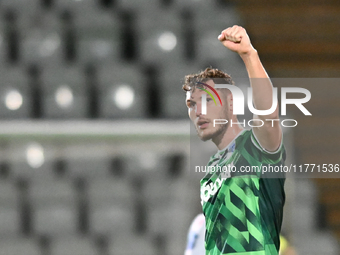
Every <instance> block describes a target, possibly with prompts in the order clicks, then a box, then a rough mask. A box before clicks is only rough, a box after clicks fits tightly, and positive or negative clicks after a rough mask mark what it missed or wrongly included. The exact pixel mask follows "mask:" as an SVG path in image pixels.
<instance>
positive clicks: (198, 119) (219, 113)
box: [186, 80, 230, 141]
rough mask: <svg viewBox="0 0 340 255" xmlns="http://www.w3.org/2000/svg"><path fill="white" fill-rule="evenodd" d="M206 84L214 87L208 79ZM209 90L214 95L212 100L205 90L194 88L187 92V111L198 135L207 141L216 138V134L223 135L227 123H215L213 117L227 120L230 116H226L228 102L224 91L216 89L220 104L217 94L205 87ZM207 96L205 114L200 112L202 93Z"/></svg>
mask: <svg viewBox="0 0 340 255" xmlns="http://www.w3.org/2000/svg"><path fill="white" fill-rule="evenodd" d="M206 83H207V84H208V85H210V86H212V87H214V82H213V81H212V80H209V81H207V82H206ZM207 90H208V91H209V92H211V94H212V95H213V96H214V98H215V100H216V104H215V102H214V100H213V99H212V98H211V96H210V95H209V94H207V93H206V92H205V91H203V90H201V89H198V88H195V89H194V91H193V92H187V100H186V103H187V107H188V111H189V117H190V119H191V121H192V122H193V123H194V125H195V128H196V131H197V134H198V136H199V137H200V139H201V140H203V141H207V140H209V139H213V138H216V137H218V136H223V134H224V133H225V132H226V130H227V128H228V125H227V124H222V125H215V127H214V119H226V120H228V122H229V119H230V116H228V109H229V108H228V103H227V98H226V95H225V94H224V93H221V91H219V90H217V93H218V94H219V96H220V97H221V100H222V104H223V106H221V103H220V102H219V100H218V98H217V96H216V95H215V94H214V93H213V92H212V91H210V89H208V88H207ZM203 94H206V96H207V114H206V115H203V114H202V95H203Z"/></svg>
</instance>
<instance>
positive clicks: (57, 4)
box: [53, 0, 99, 13]
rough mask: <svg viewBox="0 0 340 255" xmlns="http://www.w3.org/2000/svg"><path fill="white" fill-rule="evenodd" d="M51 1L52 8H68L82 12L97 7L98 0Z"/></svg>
mask: <svg viewBox="0 0 340 255" xmlns="http://www.w3.org/2000/svg"><path fill="white" fill-rule="evenodd" d="M53 2H54V6H53V8H55V9H56V10H58V11H60V10H61V11H63V10H69V11H71V12H78V13H82V12H84V11H85V12H86V11H89V10H93V9H96V8H98V7H99V1H98V0H54V1H53Z"/></svg>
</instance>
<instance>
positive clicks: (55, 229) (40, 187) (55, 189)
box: [28, 179, 79, 236]
mask: <svg viewBox="0 0 340 255" xmlns="http://www.w3.org/2000/svg"><path fill="white" fill-rule="evenodd" d="M28 196H29V200H30V203H31V205H32V216H33V224H32V225H33V231H34V233H37V234H41V235H48V236H64V235H66V234H76V233H77V231H78V217H79V215H78V203H77V197H76V192H75V188H74V185H73V183H72V182H70V181H66V180H62V179H61V180H52V181H51V180H50V181H48V180H37V181H32V182H31V184H30V186H29V190H28Z"/></svg>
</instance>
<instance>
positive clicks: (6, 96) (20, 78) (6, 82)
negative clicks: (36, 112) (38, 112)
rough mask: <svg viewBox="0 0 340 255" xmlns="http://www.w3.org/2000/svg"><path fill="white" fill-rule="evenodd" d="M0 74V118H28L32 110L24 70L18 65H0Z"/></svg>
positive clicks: (27, 80) (27, 81) (29, 91)
mask: <svg viewBox="0 0 340 255" xmlns="http://www.w3.org/2000/svg"><path fill="white" fill-rule="evenodd" d="M0 75H1V87H0V94H1V102H0V118H1V119H18V118H29V117H30V115H31V111H32V95H31V90H30V87H29V85H30V84H29V79H28V75H27V73H26V71H25V70H24V69H23V68H20V67H17V68H16V67H2V68H0Z"/></svg>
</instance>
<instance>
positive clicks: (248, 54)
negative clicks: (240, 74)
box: [239, 46, 258, 59]
mask: <svg viewBox="0 0 340 255" xmlns="http://www.w3.org/2000/svg"><path fill="white" fill-rule="evenodd" d="M239 55H240V57H241V58H242V59H247V58H253V57H258V54H257V50H256V49H255V48H254V47H253V46H250V47H249V49H247V50H245V51H242V52H240V53H239Z"/></svg>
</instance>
